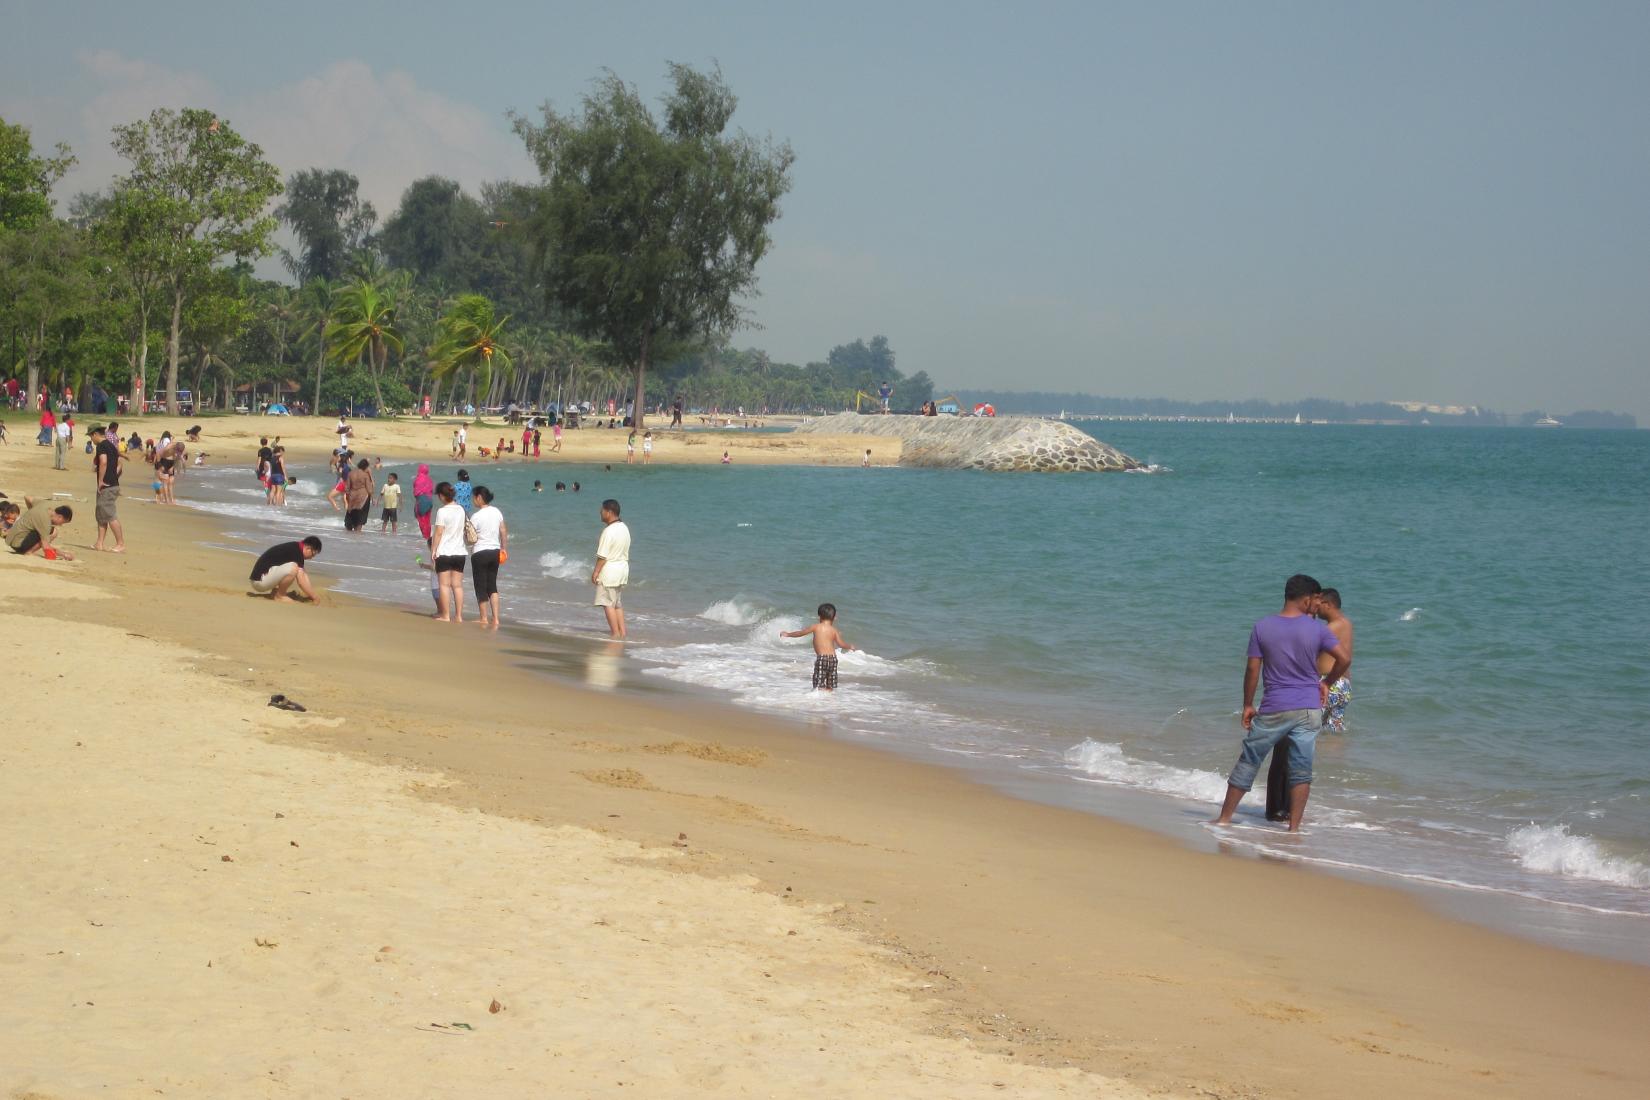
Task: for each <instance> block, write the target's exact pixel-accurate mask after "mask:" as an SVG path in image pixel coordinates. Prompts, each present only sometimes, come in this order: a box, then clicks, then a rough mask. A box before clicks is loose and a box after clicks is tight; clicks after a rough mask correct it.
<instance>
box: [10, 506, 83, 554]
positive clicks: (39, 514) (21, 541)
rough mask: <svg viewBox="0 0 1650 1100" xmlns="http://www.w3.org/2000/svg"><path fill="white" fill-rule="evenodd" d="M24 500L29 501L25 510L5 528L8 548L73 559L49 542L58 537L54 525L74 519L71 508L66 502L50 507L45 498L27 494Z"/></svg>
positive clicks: (20, 552) (18, 551)
mask: <svg viewBox="0 0 1650 1100" xmlns="http://www.w3.org/2000/svg"><path fill="white" fill-rule="evenodd" d="M23 500H24V503H26V504H27V505H28V511H26V512H24V513H22V514H21V515H19V516H18V517H17V519H15V520H14V521H12V525H11V527H10V528H9V529H8V530H7V531H6V545H7V546H9V547H11V552H12V553H14V554H39V555H40V556H41V557H43V558H62V559H63V560H64V561H74V555H73V554H71V553H69V552H68V551H67V550H59V549H58V548H57V547H55V546H53V545H52V541H53V540H54V539H56V538H57V529H58V528H59V527H62V526H63V525H64V524H65V523H68V522H69V521H70V520H72V519H74V509H73V508H70V507H69V506H68V505H67V504H60V505H58V506H57V507H56V508H53V507H52V506H51V504H50V503H49V502H47V501H44V500H42V501H39V502H36V501H34V500H32V499H30V498H28V497H24V498H23Z"/></svg>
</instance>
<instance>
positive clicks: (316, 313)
mask: <svg viewBox="0 0 1650 1100" xmlns="http://www.w3.org/2000/svg"><path fill="white" fill-rule="evenodd" d="M337 304H338V290H337V288H336V287H335V286H334V285H333V284H332V282H331V281H329V280H327V279H311V280H310V281H309V282H307V283H305V284H304V286H303V289H302V290H301V291H300V292H299V306H298V310H299V315H300V316H301V317H302V318H303V319H304V320H305V321H307V322H308V327H307V328H305V329H304V333H303V335H302V336H301V337H300V339H303V340H308V339H311V338H313V339H314V340H315V404H314V405H312V406H311V407H310V411H311V412H312V413H319V412H320V411H321V376H322V374H324V373H325V370H326V365H327V352H328V350H329V348H328V342H327V332H328V329H329V328H331V326H332V311H333V308H334V307H335V306H336V305H337Z"/></svg>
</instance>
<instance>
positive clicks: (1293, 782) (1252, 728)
mask: <svg viewBox="0 0 1650 1100" xmlns="http://www.w3.org/2000/svg"><path fill="white" fill-rule="evenodd" d="M1322 728H1323V711H1321V710H1319V709H1318V708H1316V707H1314V708H1312V709H1311V710H1280V711H1278V712H1277V713H1276V714H1257V715H1255V720H1254V721H1253V722H1251V723H1250V724H1249V732H1248V733H1247V734H1245V735H1244V738H1243V752H1242V753H1240V754H1239V755H1238V762H1237V763H1236V764H1235V765H1233V767H1232V774H1231V775H1230V776H1228V777H1227V780H1226V781H1227V782H1228V783H1230V784H1231V785H1232V786H1234V787H1238V788H1240V789H1242V790H1245V791H1246V790H1248V789H1249V788H1250V787H1253V786H1254V785H1255V775H1256V774H1257V773H1258V772H1259V771H1260V766H1261V763H1262V762H1263V761H1265V759H1266V754H1267V753H1269V752H1271V751H1272V750H1273V749H1274V748H1279V746H1280V744H1281V743H1282V742H1283V741H1284V739H1285V738H1287V739H1288V744H1287V745H1283V746H1282V748H1279V751H1285V750H1287V751H1288V753H1289V785H1290V786H1291V787H1298V786H1300V785H1301V784H1302V783H1310V782H1312V754H1313V751H1314V749H1315V748H1316V747H1317V742H1318V730H1320V729H1322Z"/></svg>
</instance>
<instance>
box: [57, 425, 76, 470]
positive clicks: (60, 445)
mask: <svg viewBox="0 0 1650 1100" xmlns="http://www.w3.org/2000/svg"><path fill="white" fill-rule="evenodd" d="M73 434H74V428H73V427H72V426H71V425H70V424H69V414H68V413H64V414H63V416H62V418H61V419H60V420H58V422H57V430H55V431H54V432H52V459H53V462H52V469H54V470H67V469H68V468H69V466H68V462H67V459H68V457H69V441H70V439H71V437H72V436H73Z"/></svg>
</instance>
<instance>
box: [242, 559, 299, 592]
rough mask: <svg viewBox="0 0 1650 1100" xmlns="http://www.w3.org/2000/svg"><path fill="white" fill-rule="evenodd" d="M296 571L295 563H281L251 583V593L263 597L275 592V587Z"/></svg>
mask: <svg viewBox="0 0 1650 1100" xmlns="http://www.w3.org/2000/svg"><path fill="white" fill-rule="evenodd" d="M297 571H298V565H297V563H296V562H290V561H283V562H282V563H281V564H280V565H277V566H275V567H274V568H273V569H271V570H270V571H269V572H267V573H265V574H264V575H263V576H262V577H260V578H259V579H257V580H255V581H253V582H252V591H254V592H256V593H258V594H259V595H263V594H265V593H269V592H273V591H275V586H276V585H278V584H280V583H281V582H282V581H284V580H286V579H287V578H288V577H290V576H292V574H294V573H296V572H297Z"/></svg>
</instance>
